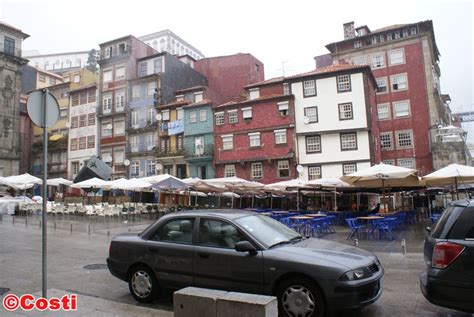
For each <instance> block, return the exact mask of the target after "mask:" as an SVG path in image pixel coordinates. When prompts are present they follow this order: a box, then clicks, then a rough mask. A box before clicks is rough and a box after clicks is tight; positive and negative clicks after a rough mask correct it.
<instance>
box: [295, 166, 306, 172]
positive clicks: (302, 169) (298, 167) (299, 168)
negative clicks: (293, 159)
mask: <svg viewBox="0 0 474 317" xmlns="http://www.w3.org/2000/svg"><path fill="white" fill-rule="evenodd" d="M296 171H297V172H298V173H303V171H304V167H303V166H302V165H300V164H298V166H296Z"/></svg>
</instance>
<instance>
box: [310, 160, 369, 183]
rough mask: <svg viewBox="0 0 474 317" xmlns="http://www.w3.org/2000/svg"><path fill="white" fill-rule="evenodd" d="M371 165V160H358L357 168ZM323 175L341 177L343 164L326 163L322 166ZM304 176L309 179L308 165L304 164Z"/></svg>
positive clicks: (325, 176)
mask: <svg viewBox="0 0 474 317" xmlns="http://www.w3.org/2000/svg"><path fill="white" fill-rule="evenodd" d="M369 167H370V162H358V163H357V170H358V171H360V170H363V169H365V168H369ZM321 176H322V177H323V178H328V177H341V176H342V164H326V165H322V166H321ZM302 178H303V179H305V180H308V167H307V166H304V171H303V173H302Z"/></svg>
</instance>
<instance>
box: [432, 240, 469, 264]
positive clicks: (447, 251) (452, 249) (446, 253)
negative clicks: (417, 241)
mask: <svg viewBox="0 0 474 317" xmlns="http://www.w3.org/2000/svg"><path fill="white" fill-rule="evenodd" d="M465 248H466V247H464V246H463V245H460V244H457V243H452V242H439V243H437V244H436V245H435V247H434V249H433V256H432V258H431V265H432V266H433V267H434V268H436V269H444V268H446V267H448V266H449V265H450V264H451V263H453V261H454V260H456V258H457V257H458V256H459V255H460V254H461V253H462V252H463V251H464V249H465Z"/></svg>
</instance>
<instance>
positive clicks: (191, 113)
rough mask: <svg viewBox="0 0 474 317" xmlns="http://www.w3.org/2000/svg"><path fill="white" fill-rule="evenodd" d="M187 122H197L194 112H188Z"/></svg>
mask: <svg viewBox="0 0 474 317" xmlns="http://www.w3.org/2000/svg"><path fill="white" fill-rule="evenodd" d="M189 122H190V123H196V122H197V112H196V111H190V112H189Z"/></svg>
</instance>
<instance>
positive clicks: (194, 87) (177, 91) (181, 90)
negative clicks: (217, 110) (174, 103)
mask: <svg viewBox="0 0 474 317" xmlns="http://www.w3.org/2000/svg"><path fill="white" fill-rule="evenodd" d="M206 88H207V87H206V86H202V85H201V86H193V87H189V88H184V89H179V90H176V93H177V94H178V93H180V92H186V91H192V90H198V89H206Z"/></svg>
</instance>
